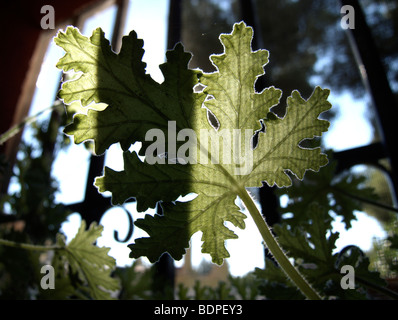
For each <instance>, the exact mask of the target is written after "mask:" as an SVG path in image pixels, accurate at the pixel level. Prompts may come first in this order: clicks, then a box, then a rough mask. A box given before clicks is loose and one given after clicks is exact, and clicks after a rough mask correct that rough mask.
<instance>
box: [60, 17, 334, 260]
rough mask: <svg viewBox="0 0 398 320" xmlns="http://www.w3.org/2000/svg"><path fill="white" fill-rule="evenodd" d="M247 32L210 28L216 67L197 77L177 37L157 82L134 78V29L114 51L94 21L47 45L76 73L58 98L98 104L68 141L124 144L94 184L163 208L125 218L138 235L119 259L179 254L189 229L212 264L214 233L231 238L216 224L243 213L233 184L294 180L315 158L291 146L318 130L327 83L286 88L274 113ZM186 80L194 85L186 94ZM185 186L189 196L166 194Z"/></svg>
mask: <svg viewBox="0 0 398 320" xmlns="http://www.w3.org/2000/svg"><path fill="white" fill-rule="evenodd" d="M252 37H253V30H252V28H250V27H247V26H246V25H245V24H244V23H243V22H242V23H239V24H235V25H234V27H233V31H232V33H231V34H222V35H221V36H220V40H221V43H222V44H223V46H224V52H223V53H222V54H220V55H213V56H211V60H212V62H213V64H214V66H215V67H216V69H217V71H216V72H214V73H209V74H207V73H202V72H201V71H199V70H189V69H188V68H187V65H188V62H189V59H190V54H188V53H186V52H184V51H183V47H182V45H180V44H179V45H177V46H176V47H175V48H174V50H172V51H169V52H168V53H167V55H166V56H167V61H166V63H164V64H163V65H161V66H160V68H161V70H162V72H163V75H164V78H165V81H164V82H163V83H161V84H158V83H156V82H155V81H153V80H152V78H151V77H150V76H149V75H147V74H145V65H144V63H143V62H142V61H141V58H142V54H143V50H142V41H141V40H138V39H137V37H136V34H135V33H134V32H131V33H130V34H129V35H128V36H126V37H124V38H123V45H122V48H121V51H120V53H119V54H115V53H113V52H112V51H111V49H110V46H109V42H108V41H107V40H106V39H105V38H104V35H103V33H102V31H101V30H100V29H97V30H95V31H94V33H93V35H92V37H91V38H90V39H88V38H85V37H83V36H81V35H80V34H79V33H78V31H77V29H73V28H68V29H67V30H66V32H65V33H62V32H61V33H59V34H58V37H57V38H56V42H57V44H58V45H60V46H62V47H63V48H64V49H65V51H66V52H67V53H66V55H65V57H64V58H62V59H61V60H60V62H59V64H58V66H59V67H60V68H63V69H64V71H68V70H70V69H74V70H75V71H81V72H82V75H81V77H80V78H79V79H77V80H74V81H70V82H66V83H64V84H63V86H62V90H61V92H60V97H61V98H63V100H64V102H66V103H70V102H72V101H74V100H80V101H81V102H82V105H88V104H89V103H90V102H95V103H99V102H101V103H105V104H107V105H108V107H107V108H106V109H105V110H103V111H96V110H89V111H88V113H87V115H86V114H77V115H75V117H74V121H73V123H72V124H70V125H69V126H68V127H67V128H66V129H65V132H66V133H67V134H69V135H73V136H74V139H75V142H76V143H80V142H82V141H86V140H94V144H95V150H96V152H97V153H102V152H104V151H105V150H106V149H107V148H108V147H109V146H110V145H111V144H113V143H116V142H119V143H120V144H121V146H122V148H123V149H124V150H126V151H125V153H124V170H123V171H120V172H117V171H114V170H112V169H110V168H105V171H104V176H102V177H99V178H97V179H96V181H95V185H96V186H97V187H98V189H99V191H100V192H105V191H111V192H112V201H113V203H115V204H120V203H123V202H124V201H126V200H128V199H129V198H131V197H134V198H136V200H137V208H138V210H140V211H144V210H146V209H147V208H151V207H152V208H153V207H154V206H155V205H156V203H157V202H158V201H161V202H162V209H163V215H155V216H151V215H146V216H145V218H144V219H140V220H138V221H136V225H137V226H139V227H141V228H142V229H144V230H145V231H146V232H147V233H148V235H149V237H146V238H140V239H137V240H136V241H135V243H134V244H132V245H130V248H131V250H132V252H131V255H130V256H131V257H134V258H136V257H139V256H147V257H148V258H149V259H150V261H156V260H157V259H158V258H159V257H160V256H161V254H162V253H164V252H166V251H167V252H169V253H170V254H171V255H172V256H173V257H174V258H175V259H180V258H181V257H182V255H183V254H184V253H185V249H186V248H187V247H188V246H189V239H190V238H191V236H192V235H193V234H194V233H196V232H202V240H203V246H202V252H204V253H209V254H210V255H211V256H212V260H213V262H215V263H218V264H221V263H222V262H223V259H224V258H226V257H228V256H229V253H228V251H227V250H226V248H225V240H227V239H235V238H237V235H236V234H235V233H234V232H233V231H232V230H231V229H230V228H229V226H227V225H226V223H227V222H230V223H232V224H233V225H234V226H235V227H239V228H244V227H245V222H244V219H245V218H246V215H245V214H243V213H242V212H241V211H240V208H239V207H238V206H237V205H236V204H235V200H236V197H237V196H238V193H239V190H242V188H244V187H254V186H261V184H262V181H266V182H267V183H268V184H269V185H274V184H276V185H278V186H289V185H290V184H291V180H290V178H289V176H288V175H287V171H290V172H292V173H293V174H294V175H295V176H297V178H299V179H302V178H303V176H304V173H305V171H306V170H314V171H318V170H319V168H320V167H322V166H324V165H326V163H327V157H326V156H325V155H324V154H322V153H321V152H320V149H319V148H315V149H304V148H302V147H300V145H299V144H300V142H301V141H302V140H304V139H312V138H314V137H315V136H320V135H321V134H322V132H324V131H326V130H327V129H328V126H329V123H328V122H327V121H324V120H320V119H318V117H319V115H320V114H321V113H322V112H324V111H326V110H328V109H329V108H330V104H329V102H327V97H328V95H329V90H326V89H321V88H319V87H317V88H316V89H315V90H314V92H313V94H312V95H311V97H310V98H309V99H308V100H305V99H303V98H302V97H301V96H300V94H299V93H298V92H296V91H294V92H293V93H292V96H291V97H289V98H288V100H287V114H286V115H285V117H284V118H278V117H277V116H276V115H275V114H273V113H272V112H270V110H271V108H272V107H273V106H275V105H277V104H278V103H279V99H280V96H281V91H280V90H279V89H276V88H274V87H269V88H266V89H264V90H263V91H262V92H256V91H255V90H254V83H255V81H256V79H257V78H258V77H259V76H261V75H262V74H263V73H264V70H263V68H264V66H265V65H266V64H267V63H268V51H266V50H258V51H255V52H253V51H252V49H251V40H252ZM86 48H87V49H86ZM198 83H200V84H201V85H202V86H203V87H204V90H203V91H199V90H198V89H197V88H196V89H195V90H194V87H195V86H196V85H197V84H198ZM210 119H212V120H211V121H210ZM262 128H263V130H261V129H262ZM151 129H160V130H161V132H160V133H159V131H155V133H154V131H152V133H153V136H152V138H151V139H148V136H147V137H146V134H148V132H150V130H151ZM259 130H261V132H259ZM255 134H258V143H256V145H255V149H254V150H253V148H252V145H253V142H252V137H253V135H255ZM136 141H141V142H142V143H143V147H142V150H141V152H140V154H141V155H145V156H146V157H145V160H144V161H142V160H141V159H140V158H139V157H138V155H137V154H136V153H135V152H130V151H128V149H129V147H130V146H131V144H132V143H134V142H136ZM215 141H218V142H219V144H218V146H217V144H216V143H215ZM188 193H196V194H197V197H196V198H195V199H193V200H191V201H188V202H179V201H176V200H177V198H178V197H179V196H180V195H186V194H188Z"/></svg>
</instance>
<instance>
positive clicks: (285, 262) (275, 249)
mask: <svg viewBox="0 0 398 320" xmlns="http://www.w3.org/2000/svg"><path fill="white" fill-rule="evenodd" d="M239 197H240V198H241V200H242V201H243V203H244V204H245V206H246V208H247V210H248V211H249V212H250V215H251V216H252V218H253V220H254V222H255V224H256V226H257V228H258V230H259V231H260V233H261V235H262V237H263V239H264V242H265V244H266V246H267V247H268V249H269V251H270V252H271V254H272V255H273V256H274V258H275V260H276V261H277V262H278V264H279V265H280V267H281V268H282V270H283V271H284V272H285V273H286V274H287V276H288V277H289V278H290V280H291V281H293V283H294V284H295V285H296V286H297V287H298V288H299V289H300V290H301V292H302V293H303V294H304V295H305V296H306V297H307V298H308V299H310V300H321V299H322V298H321V296H320V295H319V294H318V293H317V292H316V291H315V290H314V289H313V288H312V287H311V285H310V284H309V283H308V282H307V280H305V278H304V277H303V276H302V275H301V274H300V272H299V271H298V270H297V269H296V268H295V267H294V266H293V265H292V264H291V262H290V261H289V259H288V257H287V256H286V254H285V253H284V252H283V250H282V248H281V247H280V246H279V243H278V241H277V240H276V239H275V237H274V235H273V234H272V232H271V230H270V228H269V226H268V224H267V222H266V221H265V220H264V218H263V217H262V215H261V213H260V212H259V211H258V209H257V206H256V205H255V203H254V202H253V200H252V198H251V197H250V195H249V194H248V193H247V191H246V189H244V188H241V189H240V190H239Z"/></svg>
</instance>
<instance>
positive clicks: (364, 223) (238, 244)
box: [24, 0, 385, 275]
mask: <svg viewBox="0 0 398 320" xmlns="http://www.w3.org/2000/svg"><path fill="white" fill-rule="evenodd" d="M154 8H155V9H154ZM113 12H114V9H109V10H107V12H106V13H103V14H100V15H98V16H97V17H96V18H94V19H92V20H91V21H90V22H89V23H88V24H87V25H86V27H85V28H84V30H83V33H84V34H85V35H86V36H90V35H91V32H92V30H93V29H95V28H97V27H99V26H101V27H102V28H103V30H104V31H105V36H106V37H109V34H110V32H109V30H110V29H111V26H112V20H110V19H109V18H106V16H107V15H108V14H109V13H110V14H112V13H113ZM167 14H168V1H167V0H150V1H130V8H129V13H128V19H127V25H126V28H125V31H124V34H127V33H128V32H129V31H130V30H133V29H134V30H135V31H136V32H137V34H138V37H139V38H143V39H144V48H145V50H146V52H145V55H144V59H143V60H144V61H145V62H146V63H147V72H148V73H150V74H151V76H152V77H153V78H154V79H155V80H157V81H159V82H161V81H162V80H163V76H162V74H161V72H160V70H159V68H158V65H159V64H161V63H163V62H164V59H165V51H166V32H167V30H166V29H165V28H164V26H165V25H167ZM50 50H51V51H50V52H49V54H48V55H47V58H46V60H45V62H44V64H43V67H42V72H41V74H40V76H39V79H38V81H37V89H38V90H37V94H36V95H35V98H34V101H33V103H32V109H31V114H36V113H37V112H38V111H40V110H42V109H43V108H46V107H48V106H51V105H52V103H53V98H54V96H55V92H56V90H57V81H58V79H59V78H58V77H59V72H58V69H56V68H55V64H56V62H57V61H58V59H59V58H60V57H61V56H62V55H63V51H62V49H60V48H58V47H56V46H55V45H53V46H51V49H50ZM49 84H54V88H53V89H51V90H53V92H54V94H53V95H49V94H48V92H49ZM330 101H331V102H332V104H333V101H336V102H338V105H339V106H340V107H339V109H338V116H337V118H336V119H335V120H334V121H333V123H332V126H331V128H330V130H329V132H328V133H327V134H326V135H325V143H326V145H327V146H328V147H333V148H334V149H335V150H342V149H346V148H350V147H355V146H358V145H364V144H367V143H369V142H370V141H371V138H372V129H371V126H370V124H369V120H368V119H367V117H366V101H354V100H352V98H351V97H350V95H349V94H344V95H341V96H332V97H331V99H330ZM24 137H26V138H27V137H29V130H25V133H24ZM111 150H112V151H111V152H110V155H108V156H107V160H106V165H108V166H110V167H112V168H113V169H115V170H121V169H122V168H123V162H122V158H121V151H120V148H119V147H118V146H113V147H112V148H111ZM88 163H89V156H88V153H87V152H86V150H85V149H84V147H83V145H73V146H72V147H71V148H70V149H69V150H68V151H67V152H66V151H61V152H60V154H59V156H58V157H57V160H56V161H55V163H54V166H53V175H54V176H55V177H56V178H57V179H58V180H59V182H60V192H59V194H58V195H57V201H60V202H62V203H65V204H68V203H74V202H78V201H81V200H83V199H82V197H83V196H84V190H85V183H86V172H87V168H88ZM126 208H128V209H129V210H131V212H132V213H133V218H134V219H137V218H139V217H143V214H138V213H137V212H136V211H135V204H129V205H127V206H126ZM357 216H358V221H354V222H353V227H352V229H351V230H350V231H349V232H346V231H345V230H343V229H344V228H343V227H342V226H343V225H342V224H341V223H339V222H338V221H336V222H335V224H334V225H335V228H336V230H337V231H340V232H341V237H340V239H339V240H338V242H337V245H338V248H341V247H343V246H345V245H348V244H355V245H358V246H360V247H361V248H362V249H364V250H367V249H369V248H370V247H371V243H372V238H373V237H379V238H382V237H384V236H385V232H384V231H383V229H382V228H381V227H380V225H379V223H378V222H377V221H376V220H375V219H374V218H370V217H368V216H367V215H366V214H363V213H358V214H357ZM68 221H69V222H65V223H64V224H63V231H64V232H65V233H66V235H67V236H68V238H70V237H72V236H73V235H74V233H75V232H76V231H77V228H78V225H79V222H80V217H79V215H77V214H74V215H71V216H70V217H69V218H68ZM101 224H103V225H104V231H103V235H102V237H101V238H100V239H99V240H98V242H97V243H98V245H100V246H107V247H111V251H110V255H112V256H114V257H115V258H116V259H117V263H118V265H126V264H131V263H132V259H130V258H128V255H129V252H130V250H129V249H128V248H127V245H126V244H125V243H118V242H116V241H115V240H114V238H113V232H114V230H117V231H118V232H119V235H120V238H124V235H125V234H126V233H127V217H126V214H125V213H124V211H123V210H122V209H120V208H114V209H111V210H109V211H108V212H107V213H106V214H105V215H104V216H103V218H102V220H101ZM246 225H247V227H246V229H245V230H240V229H236V228H233V230H234V231H235V232H236V233H237V234H238V236H239V239H238V240H230V241H227V249H228V250H229V252H230V254H231V257H230V258H229V259H228V264H229V266H230V271H231V273H232V274H233V275H243V274H245V273H247V272H248V271H252V270H253V269H254V268H255V267H263V266H264V255H263V247H262V238H261V236H260V234H259V232H258V231H257V228H256V227H255V226H254V223H253V221H252V219H251V218H250V217H248V219H246ZM141 236H144V233H143V231H140V230H139V229H138V228H134V233H133V237H134V238H135V237H141ZM131 242H132V240H131V241H129V243H131ZM200 245H201V243H200V234H197V235H195V236H194V237H193V240H192V257H193V258H192V259H193V264H194V265H198V264H199V263H200V261H201V260H202V259H206V260H210V258H209V257H208V255H202V254H201V253H200ZM179 264H180V263H177V265H179Z"/></svg>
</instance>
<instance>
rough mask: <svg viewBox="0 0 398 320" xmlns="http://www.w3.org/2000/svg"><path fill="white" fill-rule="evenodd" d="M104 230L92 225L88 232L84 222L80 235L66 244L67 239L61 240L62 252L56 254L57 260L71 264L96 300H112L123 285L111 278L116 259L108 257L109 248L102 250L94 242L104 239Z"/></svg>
mask: <svg viewBox="0 0 398 320" xmlns="http://www.w3.org/2000/svg"><path fill="white" fill-rule="evenodd" d="M102 230H103V227H102V226H97V225H96V223H92V224H91V225H90V227H89V229H88V230H86V223H85V221H84V220H82V222H81V225H80V228H79V230H78V232H77V234H76V236H75V237H74V238H73V239H72V240H71V241H70V242H69V244H66V243H65V239H64V238H63V237H58V240H57V241H58V245H60V246H61V247H63V249H62V250H59V251H56V254H57V255H58V257H56V258H55V260H56V261H57V260H58V259H61V260H65V259H66V260H65V261H67V264H68V266H69V267H70V269H71V273H72V274H76V275H77V276H78V278H79V280H80V282H81V283H82V284H83V285H84V286H87V290H88V293H89V296H90V297H91V298H93V299H98V300H104V299H111V296H110V292H111V291H116V290H118V289H119V282H118V280H117V279H114V278H112V277H111V276H110V273H111V272H112V271H113V270H114V268H115V265H116V262H115V259H114V258H112V257H110V256H109V255H108V251H109V248H105V247H101V248H100V247H98V246H96V245H95V244H94V242H95V241H96V240H97V239H98V238H99V237H100V236H101V233H102Z"/></svg>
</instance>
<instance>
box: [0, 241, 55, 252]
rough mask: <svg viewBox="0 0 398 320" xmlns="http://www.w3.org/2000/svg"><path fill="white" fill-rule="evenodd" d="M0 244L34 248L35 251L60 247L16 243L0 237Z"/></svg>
mask: <svg viewBox="0 0 398 320" xmlns="http://www.w3.org/2000/svg"><path fill="white" fill-rule="evenodd" d="M0 245H4V246H8V247H13V248H21V249H26V250H36V251H48V250H59V249H62V247H60V246H56V245H54V246H40V245H34V244H28V243H18V242H14V241H10V240H5V239H0Z"/></svg>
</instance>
